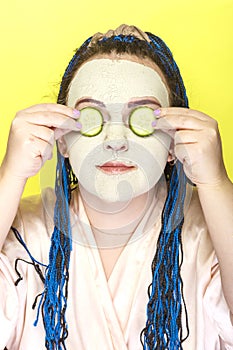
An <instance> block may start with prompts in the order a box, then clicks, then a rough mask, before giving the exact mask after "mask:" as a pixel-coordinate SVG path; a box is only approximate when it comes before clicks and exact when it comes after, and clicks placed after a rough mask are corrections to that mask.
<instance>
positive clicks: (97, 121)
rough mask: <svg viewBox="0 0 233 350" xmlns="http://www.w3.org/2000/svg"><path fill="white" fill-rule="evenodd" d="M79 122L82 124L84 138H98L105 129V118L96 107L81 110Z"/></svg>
mask: <svg viewBox="0 0 233 350" xmlns="http://www.w3.org/2000/svg"><path fill="white" fill-rule="evenodd" d="M78 121H79V122H80V123H81V124H82V129H81V130H80V132H81V134H82V135H84V136H89V137H92V136H96V135H98V134H99V133H100V132H101V131H102V129H103V116H102V114H101V112H100V111H99V110H98V109H96V108H94V107H85V108H83V109H81V110H80V117H79V119H78Z"/></svg>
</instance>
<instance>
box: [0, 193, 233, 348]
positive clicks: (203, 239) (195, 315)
mask: <svg viewBox="0 0 233 350" xmlns="http://www.w3.org/2000/svg"><path fill="white" fill-rule="evenodd" d="M43 198H44V199H43V201H41V198H40V196H37V197H31V198H27V199H24V200H22V202H21V205H20V208H19V211H18V214H17V217H16V219H15V222H14V226H15V227H16V228H17V229H18V230H19V232H20V233H21V235H22V236H23V238H24V240H25V241H26V244H27V247H28V249H29V250H30V252H31V254H32V255H33V256H34V258H36V259H37V260H38V261H41V262H43V263H44V264H47V263H48V252H49V247H50V236H51V233H52V231H53V219H52V218H53V216H52V212H53V206H54V194H53V193H52V191H50V190H48V191H47V192H46V195H45V196H44V197H43ZM163 204H164V199H162V198H159V199H158V200H154V202H153V203H152V206H151V207H150V208H149V210H148V212H147V214H146V215H145V217H144V219H143V220H142V222H141V223H140V225H139V226H140V228H141V229H142V228H143V227H150V225H149V226H148V222H149V220H150V219H151V217H152V216H153V217H155V218H156V220H155V223H154V224H153V226H152V227H150V229H149V230H147V232H144V233H143V234H142V235H141V234H140V232H139V231H138V230H139V228H137V230H136V231H135V233H134V236H133V237H132V238H131V240H130V243H129V244H127V246H126V247H125V248H124V250H123V252H122V253H121V255H120V257H119V259H118V260H117V262H116V265H115V267H114V269H113V271H112V273H111V276H110V278H109V279H108V280H107V279H106V277H105V273H104V269H103V266H102V262H101V258H100V255H99V251H98V249H97V248H96V247H93V246H88V244H87V241H89V243H90V242H91V245H92V243H93V242H94V237H93V235H92V231H91V229H90V226H89V222H88V218H87V216H86V213H85V210H84V207H83V204H82V201H81V199H79V217H78V218H76V219H77V220H76V224H75V225H74V226H73V235H74V242H73V250H72V253H71V261H70V279H69V298H68V308H67V321H68V325H69V336H68V339H67V341H66V345H67V349H69V350H141V349H142V345H141V343H140V332H141V330H142V329H143V328H144V326H145V323H146V305H147V302H148V296H147V287H148V285H149V284H150V282H151V262H152V259H153V256H154V254H155V250H156V243H157V238H158V235H159V231H160V227H161V222H160V217H161V210H162V208H163ZM77 232H79V234H78V235H77ZM182 232H183V249H184V262H183V265H182V271H181V273H182V278H183V282H184V297H185V301H186V306H187V310H188V319H189V329H190V335H189V337H188V339H187V340H186V341H185V342H184V343H183V349H184V350H220V349H221V350H223V349H226V350H233V326H232V324H231V321H230V314H229V309H228V307H227V304H226V301H225V299H224V296H223V292H222V286H221V279H220V273H219V267H218V263H217V260H216V256H215V252H214V250H213V247H212V244H211V240H210V237H209V234H208V231H207V228H206V225H205V222H204V219H203V214H202V211H201V208H200V204H199V201H198V197H197V195H196V194H195V195H194V196H193V198H192V201H191V203H190V205H189V209H188V211H187V213H186V215H185V223H184V227H183V231H182ZM81 241H83V243H84V244H82V243H81ZM17 257H20V258H23V259H25V260H28V261H29V260H30V259H29V257H28V255H27V253H26V251H25V250H24V249H23V247H22V246H21V245H20V244H19V242H18V241H17V240H16V239H15V237H14V235H13V234H12V232H10V233H9V235H8V238H7V240H6V242H5V245H4V248H3V251H2V253H1V256H0V332H1V335H0V349H4V347H5V346H6V347H7V348H8V350H42V349H45V346H44V329H43V321H42V317H41V315H40V318H39V323H38V326H37V327H35V326H34V325H33V322H34V321H35V319H36V311H37V308H36V309H35V310H32V304H33V302H34V299H35V296H36V295H37V294H39V293H41V292H42V291H43V284H42V282H41V281H40V279H39V277H38V275H37V274H36V272H35V270H34V268H33V267H32V265H28V264H26V263H24V262H19V263H18V269H19V271H20V273H21V274H22V276H23V280H22V281H21V282H20V283H19V284H18V286H15V285H14V281H16V279H17V275H16V272H15V269H14V263H15V259H16V258H17ZM185 330H186V327H185V323H184V325H183V332H184V333H185Z"/></svg>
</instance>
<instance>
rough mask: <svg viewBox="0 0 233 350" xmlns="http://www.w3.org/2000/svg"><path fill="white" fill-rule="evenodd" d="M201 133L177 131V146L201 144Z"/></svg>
mask: <svg viewBox="0 0 233 350" xmlns="http://www.w3.org/2000/svg"><path fill="white" fill-rule="evenodd" d="M199 136H200V131H196V130H192V131H190V130H179V131H176V133H175V135H174V143H175V145H179V144H188V143H198V142H199Z"/></svg>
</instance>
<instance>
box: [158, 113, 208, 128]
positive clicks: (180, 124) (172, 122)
mask: <svg viewBox="0 0 233 350" xmlns="http://www.w3.org/2000/svg"><path fill="white" fill-rule="evenodd" d="M152 126H153V127H154V129H155V130H156V129H160V130H162V131H166V130H185V129H190V130H203V129H204V128H206V127H207V123H206V121H204V120H201V119H197V118H195V117H193V116H190V115H189V116H186V115H173V114H169V115H166V116H164V117H162V118H159V119H157V120H156V121H155V122H153V124H152Z"/></svg>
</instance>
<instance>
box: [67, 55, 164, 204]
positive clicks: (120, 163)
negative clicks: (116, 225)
mask: <svg viewBox="0 0 233 350" xmlns="http://www.w3.org/2000/svg"><path fill="white" fill-rule="evenodd" d="M148 98H149V99H152V100H153V99H154V100H155V101H158V102H156V103H154V105H155V106H154V107H151V108H158V107H159V106H162V107H167V106H169V94H168V91H167V88H166V86H165V84H164V82H163V81H162V79H161V77H160V75H159V74H158V73H157V72H156V71H155V70H154V69H152V68H150V67H147V66H144V65H143V64H140V63H136V62H132V61H127V60H111V59H94V60H92V61H89V62H87V63H85V64H84V65H83V66H82V67H81V68H80V69H79V70H78V72H77V73H76V75H75V77H74V79H73V81H72V83H71V86H70V90H69V94H68V100H67V104H68V106H70V107H75V106H76V104H77V101H81V100H84V99H85V100H88V101H90V100H91V101H92V102H91V103H90V102H85V103H83V104H80V105H78V107H77V108H78V109H81V110H82V109H84V108H89V107H91V108H96V109H99V110H100V111H101V112H102V109H104V110H105V111H107V114H108V119H107V121H106V122H105V123H104V126H103V128H102V129H101V131H100V132H98V130H97V129H96V130H94V132H93V133H92V137H88V136H87V135H86V136H85V133H83V135H82V134H81V133H78V132H71V133H69V134H67V135H66V136H65V140H66V143H67V146H68V155H69V159H70V163H71V166H72V168H73V171H74V173H75V174H76V176H77V177H78V180H79V183H80V184H81V185H82V187H83V188H84V189H85V190H86V191H88V192H89V193H91V194H92V195H94V196H96V197H98V198H101V199H102V200H105V201H107V202H117V201H118V202H120V201H122V202H125V201H129V200H131V199H132V198H133V197H136V196H138V195H140V194H142V193H145V192H148V191H149V190H150V189H151V188H152V187H153V186H155V184H156V183H157V182H158V180H159V179H160V177H161V175H162V174H163V171H164V168H165V165H166V162H167V156H168V150H169V147H170V141H171V138H170V137H169V136H168V135H167V134H165V133H163V132H161V131H159V130H156V133H155V134H153V135H151V136H148V137H140V136H138V135H137V134H136V133H134V132H132V130H131V129H130V128H129V127H128V126H127V125H125V120H124V111H125V107H126V106H127V105H128V103H129V102H132V101H135V100H141V99H143V100H144V99H148ZM94 100H96V101H99V102H101V105H100V104H97V105H96V104H95V102H94ZM103 106H104V107H103ZM139 107H140V108H141V107H142V106H139ZM144 107H145V108H148V106H144ZM87 112H88V110H86V112H85V113H87ZM142 112H143V111H142ZM138 113H139V112H137V114H136V115H134V117H133V118H131V119H132V121H133V120H134V119H136V120H138V119H140V116H141V115H142V114H141V111H140V113H139V114H138ZM143 113H144V112H143ZM150 113H151V111H150ZM103 114H104V113H103ZM87 116H88V114H86V117H87ZM128 116H130V114H128ZM97 117H98V118H99V116H98V113H97V112H95V115H92V118H93V120H98V118H97Z"/></svg>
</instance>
